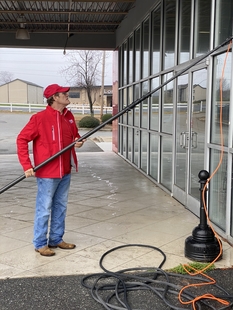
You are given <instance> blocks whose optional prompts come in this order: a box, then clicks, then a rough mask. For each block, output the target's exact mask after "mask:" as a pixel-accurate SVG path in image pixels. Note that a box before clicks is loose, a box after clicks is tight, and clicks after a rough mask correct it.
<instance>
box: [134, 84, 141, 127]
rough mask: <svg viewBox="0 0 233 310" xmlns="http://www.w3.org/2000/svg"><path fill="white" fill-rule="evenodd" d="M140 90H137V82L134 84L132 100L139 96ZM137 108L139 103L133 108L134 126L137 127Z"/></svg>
mask: <svg viewBox="0 0 233 310" xmlns="http://www.w3.org/2000/svg"><path fill="white" fill-rule="evenodd" d="M139 96H140V90H139V84H136V85H134V100H137V99H139V98H140V97H139ZM139 108H140V105H139V104H138V105H136V106H135V108H134V109H133V113H134V126H137V127H139Z"/></svg>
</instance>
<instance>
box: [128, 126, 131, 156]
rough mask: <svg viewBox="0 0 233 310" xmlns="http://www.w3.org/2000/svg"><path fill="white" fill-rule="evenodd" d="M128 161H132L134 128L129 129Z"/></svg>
mask: <svg viewBox="0 0 233 310" xmlns="http://www.w3.org/2000/svg"><path fill="white" fill-rule="evenodd" d="M127 144H128V157H127V158H128V159H129V161H132V128H130V127H129V128H128V143H127Z"/></svg>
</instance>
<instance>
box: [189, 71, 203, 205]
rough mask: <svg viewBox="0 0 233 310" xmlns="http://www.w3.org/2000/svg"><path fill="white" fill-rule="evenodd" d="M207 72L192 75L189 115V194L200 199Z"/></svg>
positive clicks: (197, 72)
mask: <svg viewBox="0 0 233 310" xmlns="http://www.w3.org/2000/svg"><path fill="white" fill-rule="evenodd" d="M206 86H207V70H206V69H202V70H199V71H195V72H194V73H193V83H192V88H193V94H194V95H193V101H192V114H191V128H190V130H191V134H190V137H191V142H192V143H191V157H190V158H191V161H190V187H189V194H191V195H192V196H193V197H195V198H197V199H198V200H199V199H200V191H199V188H200V183H199V178H198V173H199V171H200V170H203V169H204V152H205V126H206V124H205V122H206V117H205V115H206Z"/></svg>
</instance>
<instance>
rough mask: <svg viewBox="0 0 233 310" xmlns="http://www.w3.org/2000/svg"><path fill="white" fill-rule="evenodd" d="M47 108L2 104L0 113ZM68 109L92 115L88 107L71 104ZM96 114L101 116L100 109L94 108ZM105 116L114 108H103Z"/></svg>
mask: <svg viewBox="0 0 233 310" xmlns="http://www.w3.org/2000/svg"><path fill="white" fill-rule="evenodd" d="M45 108H46V105H45V104H31V103H0V111H10V112H16V111H21V112H38V111H41V110H44V109H45ZM68 109H70V110H71V112H72V113H77V114H90V108H89V106H86V105H78V104H69V105H68ZM93 110H94V114H100V112H101V109H100V107H95V106H94V107H93ZM103 114H112V107H103Z"/></svg>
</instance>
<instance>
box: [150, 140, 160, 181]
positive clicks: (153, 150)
mask: <svg viewBox="0 0 233 310" xmlns="http://www.w3.org/2000/svg"><path fill="white" fill-rule="evenodd" d="M149 175H150V176H152V178H153V179H155V180H156V181H157V179H158V136H157V135H154V134H150V170H149Z"/></svg>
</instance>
